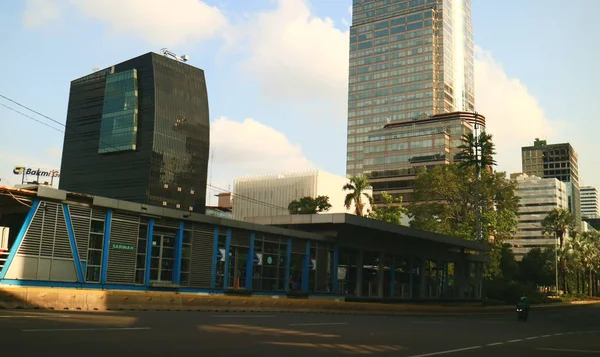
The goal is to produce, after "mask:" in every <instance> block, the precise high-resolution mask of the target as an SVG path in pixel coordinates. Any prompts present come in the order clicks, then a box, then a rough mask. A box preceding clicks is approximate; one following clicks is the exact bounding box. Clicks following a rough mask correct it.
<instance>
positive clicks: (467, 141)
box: [458, 130, 496, 172]
mask: <svg viewBox="0 0 600 357" xmlns="http://www.w3.org/2000/svg"><path fill="white" fill-rule="evenodd" d="M461 140H462V144H461V145H459V146H458V148H459V149H460V150H461V151H460V157H461V161H460V166H461V167H475V169H476V170H477V172H478V171H479V169H480V168H484V167H485V168H487V167H491V166H494V165H496V160H494V155H495V154H496V151H495V146H494V143H493V142H492V135H491V134H487V133H486V132H485V130H483V131H482V132H481V133H480V134H479V135H477V137H475V135H473V133H468V134H465V135H463V136H462V138H461Z"/></svg>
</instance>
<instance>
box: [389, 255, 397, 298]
mask: <svg viewBox="0 0 600 357" xmlns="http://www.w3.org/2000/svg"><path fill="white" fill-rule="evenodd" d="M394 297H396V254H392V261H391V265H390V298H394Z"/></svg>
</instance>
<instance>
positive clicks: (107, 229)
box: [100, 209, 112, 284]
mask: <svg viewBox="0 0 600 357" xmlns="http://www.w3.org/2000/svg"><path fill="white" fill-rule="evenodd" d="M111 220H112V210H111V209H109V210H108V211H106V218H105V221H104V243H103V245H102V268H101V273H100V284H106V274H107V272H108V252H109V248H110V224H111Z"/></svg>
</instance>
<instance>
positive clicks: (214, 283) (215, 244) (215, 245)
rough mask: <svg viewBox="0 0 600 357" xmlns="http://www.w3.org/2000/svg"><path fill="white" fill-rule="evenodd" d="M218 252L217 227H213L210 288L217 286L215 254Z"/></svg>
mask: <svg viewBox="0 0 600 357" xmlns="http://www.w3.org/2000/svg"><path fill="white" fill-rule="evenodd" d="M218 252H219V227H215V235H214V239H213V255H212V257H213V261H212V278H211V281H210V286H211V288H213V289H215V288H216V287H217V254H218Z"/></svg>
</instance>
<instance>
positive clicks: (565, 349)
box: [537, 347, 600, 354]
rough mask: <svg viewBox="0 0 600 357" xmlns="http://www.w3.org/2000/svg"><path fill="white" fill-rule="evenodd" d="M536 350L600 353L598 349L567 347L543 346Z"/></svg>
mask: <svg viewBox="0 0 600 357" xmlns="http://www.w3.org/2000/svg"><path fill="white" fill-rule="evenodd" d="M537 349H538V350H541V351H555V352H575V353H597V354H600V351H591V350H571V349H567V348H543V347H538V348H537Z"/></svg>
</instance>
